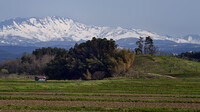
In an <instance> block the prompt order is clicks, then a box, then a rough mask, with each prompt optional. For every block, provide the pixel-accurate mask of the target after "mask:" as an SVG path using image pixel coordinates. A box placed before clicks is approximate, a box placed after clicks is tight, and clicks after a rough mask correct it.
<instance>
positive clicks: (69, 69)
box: [0, 37, 135, 80]
mask: <svg viewBox="0 0 200 112" xmlns="http://www.w3.org/2000/svg"><path fill="white" fill-rule="evenodd" d="M134 58H135V52H132V51H131V50H130V49H128V50H127V49H119V48H117V44H116V43H115V41H114V40H112V39H110V40H107V39H105V38H104V39H100V38H95V37H94V38H93V39H92V40H88V41H86V42H83V43H80V44H75V45H74V47H73V48H70V49H69V50H66V49H62V48H51V47H48V48H41V49H36V50H34V51H33V52H32V54H28V53H24V54H23V56H22V57H21V58H18V59H12V60H8V61H5V62H4V63H3V64H1V65H0V69H3V70H4V71H5V70H7V71H8V72H9V73H17V74H30V75H41V74H43V75H46V76H48V78H49V79H56V80H61V79H62V80H63V79H84V80H90V79H94V80H95V79H103V78H106V77H114V76H119V75H122V74H123V72H125V71H126V70H127V69H128V68H129V67H130V66H131V65H132V63H133V61H134Z"/></svg>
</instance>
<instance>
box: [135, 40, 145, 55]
mask: <svg viewBox="0 0 200 112" xmlns="http://www.w3.org/2000/svg"><path fill="white" fill-rule="evenodd" d="M143 42H144V41H143V38H142V37H140V38H139V40H138V41H137V42H136V45H138V48H136V49H135V52H136V54H143V50H142V49H143Z"/></svg>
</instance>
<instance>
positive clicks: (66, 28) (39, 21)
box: [0, 17, 170, 44]
mask: <svg viewBox="0 0 200 112" xmlns="http://www.w3.org/2000/svg"><path fill="white" fill-rule="evenodd" d="M140 36H142V37H145V36H151V37H152V38H154V39H158V40H166V39H167V40H170V38H168V37H165V36H160V35H158V34H156V33H151V32H147V31H144V30H136V29H123V28H121V27H117V28H111V27H97V26H89V25H85V24H81V23H78V22H74V21H73V20H71V19H67V18H63V17H46V18H34V17H32V18H16V19H10V20H6V21H3V22H1V23H0V43H2V44H3V43H7V44H9V42H11V43H12V41H11V40H10V39H13V38H14V41H15V42H16V40H17V41H18V42H23V41H27V42H28V43H34V42H48V41H65V40H73V41H80V40H89V39H91V38H92V37H97V38H107V39H111V38H112V39H114V40H118V39H122V38H127V37H134V38H139V37H140ZM16 44H17V43H16Z"/></svg>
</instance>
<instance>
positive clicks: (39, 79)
mask: <svg viewBox="0 0 200 112" xmlns="http://www.w3.org/2000/svg"><path fill="white" fill-rule="evenodd" d="M35 81H46V77H45V76H36V77H35Z"/></svg>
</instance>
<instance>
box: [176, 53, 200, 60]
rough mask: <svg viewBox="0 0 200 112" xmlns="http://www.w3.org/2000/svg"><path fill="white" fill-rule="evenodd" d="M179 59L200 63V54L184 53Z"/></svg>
mask: <svg viewBox="0 0 200 112" xmlns="http://www.w3.org/2000/svg"><path fill="white" fill-rule="evenodd" d="M177 57H179V58H183V59H187V60H192V61H197V62H200V52H184V53H181V54H179V55H178V56H177Z"/></svg>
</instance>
